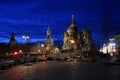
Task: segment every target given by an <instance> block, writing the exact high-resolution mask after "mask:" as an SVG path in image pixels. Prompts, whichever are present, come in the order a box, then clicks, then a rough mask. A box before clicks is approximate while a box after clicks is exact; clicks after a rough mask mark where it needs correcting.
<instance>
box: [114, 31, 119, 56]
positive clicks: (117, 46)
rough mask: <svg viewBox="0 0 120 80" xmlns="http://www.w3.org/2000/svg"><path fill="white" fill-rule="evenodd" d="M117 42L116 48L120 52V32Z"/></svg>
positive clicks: (116, 38)
mask: <svg viewBox="0 0 120 80" xmlns="http://www.w3.org/2000/svg"><path fill="white" fill-rule="evenodd" d="M114 38H115V42H116V49H117V52H118V53H119V54H120V33H117V34H116V35H115V36H114Z"/></svg>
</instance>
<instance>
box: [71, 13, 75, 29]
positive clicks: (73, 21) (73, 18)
mask: <svg viewBox="0 0 120 80" xmlns="http://www.w3.org/2000/svg"><path fill="white" fill-rule="evenodd" d="M71 25H72V26H71V27H73V26H76V22H75V15H74V14H72V24H71Z"/></svg>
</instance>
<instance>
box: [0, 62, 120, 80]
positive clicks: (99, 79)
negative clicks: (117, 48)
mask: <svg viewBox="0 0 120 80" xmlns="http://www.w3.org/2000/svg"><path fill="white" fill-rule="evenodd" d="M0 80H120V65H105V64H101V63H97V62H57V61H43V62H38V63H35V64H31V65H29V66H28V65H26V64H23V65H19V66H15V67H12V68H10V69H7V70H0Z"/></svg>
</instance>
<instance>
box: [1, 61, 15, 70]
mask: <svg viewBox="0 0 120 80" xmlns="http://www.w3.org/2000/svg"><path fill="white" fill-rule="evenodd" d="M13 65H14V61H13V60H4V61H2V62H1V69H7V68H10V67H12V66H13Z"/></svg>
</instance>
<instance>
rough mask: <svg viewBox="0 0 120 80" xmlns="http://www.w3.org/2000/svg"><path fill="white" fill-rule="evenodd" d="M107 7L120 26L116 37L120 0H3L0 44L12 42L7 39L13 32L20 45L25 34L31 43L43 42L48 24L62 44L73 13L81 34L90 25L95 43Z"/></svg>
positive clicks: (98, 36) (1, 5)
mask: <svg viewBox="0 0 120 80" xmlns="http://www.w3.org/2000/svg"><path fill="white" fill-rule="evenodd" d="M105 7H107V9H108V11H109V12H108V13H109V15H110V18H111V19H112V20H114V21H115V22H117V26H116V27H115V29H114V33H115V32H120V25H119V24H120V9H119V7H120V1H119V0H0V42H7V41H9V39H8V38H7V36H8V37H9V36H10V34H11V32H14V33H15V37H16V40H17V41H18V42H24V39H22V35H24V34H29V35H30V39H31V41H32V42H33V41H38V40H44V39H45V38H46V31H47V28H48V24H49V25H50V26H51V27H50V28H51V31H52V37H53V38H54V39H59V40H63V35H64V31H65V30H66V29H67V28H68V27H69V25H70V24H71V15H72V13H74V14H75V19H76V22H77V25H78V28H79V30H80V31H81V29H82V28H83V25H88V26H89V28H90V30H91V31H92V37H93V39H94V40H97V39H101V26H102V18H103V11H104V8H105ZM5 36H6V37H5Z"/></svg>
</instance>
